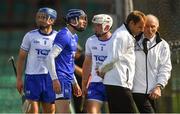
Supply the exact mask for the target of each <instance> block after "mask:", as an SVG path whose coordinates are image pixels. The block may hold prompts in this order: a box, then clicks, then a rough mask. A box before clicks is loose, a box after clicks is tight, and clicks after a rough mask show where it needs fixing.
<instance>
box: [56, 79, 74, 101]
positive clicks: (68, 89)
mask: <svg viewBox="0 0 180 114" xmlns="http://www.w3.org/2000/svg"><path fill="white" fill-rule="evenodd" d="M59 82H60V84H61V93H60V94H56V100H59V99H64V100H70V99H71V98H72V84H71V82H67V81H62V80H60V79H59Z"/></svg>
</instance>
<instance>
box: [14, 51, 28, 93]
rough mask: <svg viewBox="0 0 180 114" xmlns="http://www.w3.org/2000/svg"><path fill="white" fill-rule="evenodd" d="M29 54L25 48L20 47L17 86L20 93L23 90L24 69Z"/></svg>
mask: <svg viewBox="0 0 180 114" xmlns="http://www.w3.org/2000/svg"><path fill="white" fill-rule="evenodd" d="M27 54H28V53H27V52H26V51H25V50H23V49H20V51H19V55H18V56H19V57H18V61H17V78H16V87H17V90H18V91H19V93H20V94H21V93H22V91H23V81H22V75H23V69H24V64H25V60H26V57H27Z"/></svg>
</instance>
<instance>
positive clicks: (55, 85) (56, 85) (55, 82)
mask: <svg viewBox="0 0 180 114" xmlns="http://www.w3.org/2000/svg"><path fill="white" fill-rule="evenodd" d="M53 90H54V91H55V93H56V94H60V93H61V84H60V82H59V80H58V79H55V80H53Z"/></svg>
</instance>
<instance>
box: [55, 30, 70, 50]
mask: <svg viewBox="0 0 180 114" xmlns="http://www.w3.org/2000/svg"><path fill="white" fill-rule="evenodd" d="M67 42H68V37H67V34H64V33H61V32H59V33H58V34H57V35H56V37H55V39H54V43H53V45H57V46H58V47H60V48H61V49H64V47H65V46H66V44H67Z"/></svg>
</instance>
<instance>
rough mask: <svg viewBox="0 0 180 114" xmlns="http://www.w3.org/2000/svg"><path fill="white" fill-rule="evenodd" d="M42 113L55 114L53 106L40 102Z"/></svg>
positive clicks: (52, 104)
mask: <svg viewBox="0 0 180 114" xmlns="http://www.w3.org/2000/svg"><path fill="white" fill-rule="evenodd" d="M42 111H43V113H49V114H54V113H55V104H54V103H44V102H42Z"/></svg>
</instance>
